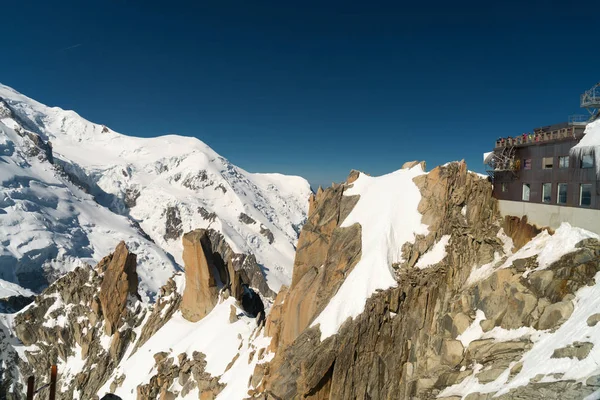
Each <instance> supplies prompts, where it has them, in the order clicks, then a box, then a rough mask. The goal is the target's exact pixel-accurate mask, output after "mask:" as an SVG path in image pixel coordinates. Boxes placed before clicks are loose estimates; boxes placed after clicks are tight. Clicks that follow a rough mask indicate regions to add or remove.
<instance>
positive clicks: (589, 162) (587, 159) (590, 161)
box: [581, 154, 594, 168]
mask: <svg viewBox="0 0 600 400" xmlns="http://www.w3.org/2000/svg"><path fill="white" fill-rule="evenodd" d="M593 166H594V158H593V157H592V155H591V154H586V155H584V156H582V157H581V168H592V167H593Z"/></svg>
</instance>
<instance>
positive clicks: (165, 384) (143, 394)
mask: <svg viewBox="0 0 600 400" xmlns="http://www.w3.org/2000/svg"><path fill="white" fill-rule="evenodd" d="M154 360H155V363H156V364H155V366H154V367H155V369H156V374H154V375H153V376H152V377H151V378H150V382H149V383H147V384H142V385H140V386H138V388H137V399H138V400H156V399H160V400H163V399H175V398H176V396H181V397H185V396H187V395H188V394H189V393H190V391H192V390H193V389H196V388H197V389H199V392H200V396H201V397H200V398H201V399H202V400H213V399H215V398H216V397H217V395H218V394H219V393H220V392H221V390H223V387H224V385H223V384H221V383H219V378H218V377H213V376H211V375H210V374H208V373H206V372H205V371H204V369H205V368H206V361H205V355H204V354H202V353H200V352H197V351H195V352H193V354H192V358H191V359H190V358H188V355H187V354H186V353H181V354H179V356H178V357H177V360H175V359H174V358H173V357H169V355H168V354H167V353H164V352H163V353H156V354H155V355H154ZM174 382H177V384H178V386H179V387H180V388H181V389H180V390H178V391H177V392H176V393H174V392H172V391H170V390H169V388H170V387H171V386H172V385H173V383H174Z"/></svg>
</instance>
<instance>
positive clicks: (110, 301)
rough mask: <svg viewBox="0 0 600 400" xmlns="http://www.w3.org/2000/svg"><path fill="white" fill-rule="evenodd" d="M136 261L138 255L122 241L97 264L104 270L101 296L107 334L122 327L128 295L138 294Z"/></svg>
mask: <svg viewBox="0 0 600 400" xmlns="http://www.w3.org/2000/svg"><path fill="white" fill-rule="evenodd" d="M136 263H137V257H136V255H135V254H132V253H130V252H129V250H128V249H127V246H126V245H125V242H121V243H119V245H118V246H117V248H116V249H115V252H114V253H113V254H111V255H110V256H108V257H105V258H104V259H102V260H101V261H100V263H99V264H98V266H97V268H99V269H101V270H102V271H103V272H104V278H103V279H102V285H101V286H100V295H99V297H100V304H101V305H102V310H103V315H104V321H105V325H104V326H105V329H106V334H107V335H109V336H110V335H112V333H113V332H115V331H116V330H117V329H118V328H119V327H120V326H119V325H120V324H119V322H120V319H121V314H122V313H123V310H124V309H125V306H126V303H127V299H128V297H129V296H130V295H131V296H135V297H137V296H138V276H137V272H136Z"/></svg>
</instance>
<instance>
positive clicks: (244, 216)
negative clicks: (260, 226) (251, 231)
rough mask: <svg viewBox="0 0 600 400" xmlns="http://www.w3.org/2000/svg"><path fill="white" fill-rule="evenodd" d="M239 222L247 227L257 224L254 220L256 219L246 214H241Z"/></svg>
mask: <svg viewBox="0 0 600 400" xmlns="http://www.w3.org/2000/svg"><path fill="white" fill-rule="evenodd" d="M238 220H239V221H240V222H242V223H244V224H247V225H251V224H255V223H256V221H255V220H254V218H252V217H251V216H249V215H248V214H246V213H240V215H239V217H238Z"/></svg>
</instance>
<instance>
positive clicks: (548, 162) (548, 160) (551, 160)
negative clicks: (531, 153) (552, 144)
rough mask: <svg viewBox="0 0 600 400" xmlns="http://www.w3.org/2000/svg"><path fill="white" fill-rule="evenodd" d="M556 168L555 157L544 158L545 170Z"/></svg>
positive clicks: (543, 166)
mask: <svg viewBox="0 0 600 400" xmlns="http://www.w3.org/2000/svg"><path fill="white" fill-rule="evenodd" d="M553 166H554V157H544V158H542V168H544V169H552V167H553Z"/></svg>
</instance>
